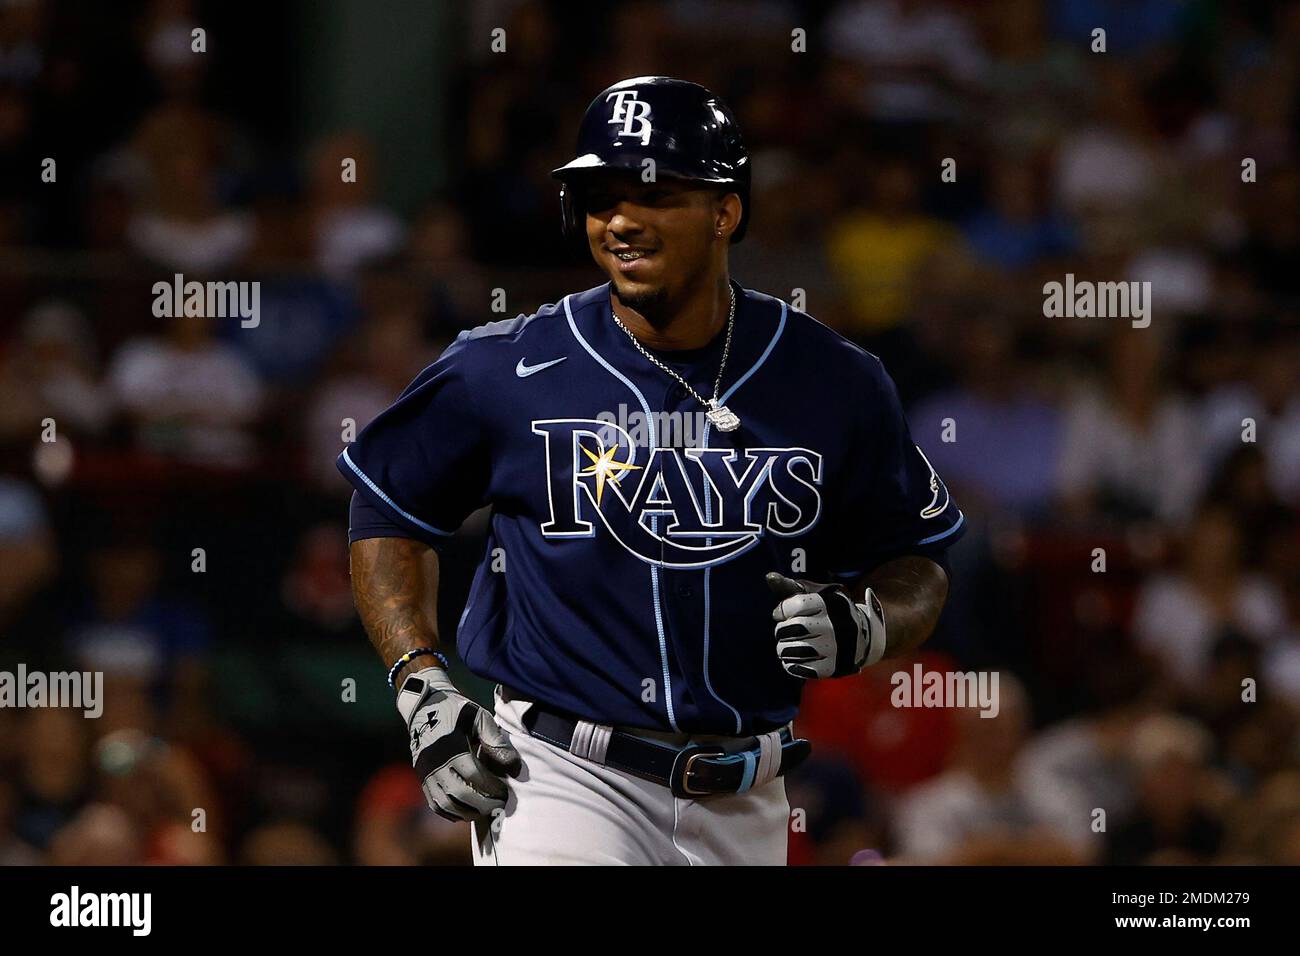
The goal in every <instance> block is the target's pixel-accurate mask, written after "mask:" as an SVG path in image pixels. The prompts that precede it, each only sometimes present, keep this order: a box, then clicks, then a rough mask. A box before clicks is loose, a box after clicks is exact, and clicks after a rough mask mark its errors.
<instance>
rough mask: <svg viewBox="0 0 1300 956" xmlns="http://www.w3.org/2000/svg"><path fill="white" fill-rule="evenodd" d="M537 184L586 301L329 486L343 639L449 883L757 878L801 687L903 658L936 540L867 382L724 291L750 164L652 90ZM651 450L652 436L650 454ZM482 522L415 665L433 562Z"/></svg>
mask: <svg viewBox="0 0 1300 956" xmlns="http://www.w3.org/2000/svg"><path fill="white" fill-rule="evenodd" d="M577 153H578V155H577V157H576V158H575V159H574V160H573V161H572V162H570V163H568V164H567V165H564V166H561V167H560V168H559V169H557V170H555V171H554V176H555V177H556V178H557V179H558V180H559V181H560V183H561V187H560V200H561V207H562V213H563V228H564V231H565V233H566V234H567V235H570V236H573V237H576V238H580V237H585V240H586V245H587V246H588V247H589V249H590V252H591V255H592V258H593V259H594V260H595V262H596V264H597V266H599V267H600V269H601V271H603V272H604V273H605V276H606V277H607V280H608V281H606V282H605V283H603V284H601V285H599V286H596V287H595V288H592V289H588V290H587V291H585V292H577V293H573V294H571V295H567V296H565V297H564V298H563V299H561V300H560V301H559V302H558V303H556V304H551V305H545V306H543V307H542V308H541V309H539V310H538V311H537V312H536V313H534V314H533V315H528V316H524V315H521V316H519V317H518V318H515V319H511V320H507V321H499V322H491V323H489V324H487V325H484V326H480V327H479V328H476V329H472V330H470V331H467V332H463V333H461V335H460V336H459V337H458V338H457V339H456V341H455V342H454V343H453V344H452V345H451V346H450V347H448V348H447V350H446V351H445V352H444V353H443V354H442V356H441V357H440V358H439V359H438V360H437V361H436V362H434V363H433V364H432V365H431V366H429V367H428V368H426V369H425V370H424V371H423V372H421V373H420V374H419V376H417V377H416V379H415V381H413V382H412V383H411V384H410V386H409V387H408V388H407V389H406V390H405V391H404V392H403V393H402V394H401V396H400V397H399V398H398V399H397V401H396V402H395V403H394V404H393V405H392V406H391V407H390V408H388V409H387V410H386V411H385V412H383V413H382V414H381V415H380V416H379V417H378V418H376V419H375V420H374V421H373V422H372V423H371V424H370V425H369V426H368V427H367V428H366V429H364V430H363V431H362V433H361V434H360V436H359V437H358V438H357V440H356V442H355V443H353V444H352V445H350V446H349V447H348V448H347V449H346V450H345V451H344V452H343V454H342V455H340V456H339V460H338V464H339V468H340V470H341V471H342V472H343V474H344V475H345V476H346V477H347V478H348V479H349V480H350V481H351V482H352V484H353V485H354V487H355V489H356V491H355V494H354V495H353V498H352V507H351V515H350V519H351V520H350V532H349V537H350V540H351V558H352V583H353V591H354V594H355V598H356V602H357V607H358V609H359V612H360V614H361V618H362V620H363V622H364V624H365V626H366V629H367V631H368V632H369V634H370V636H371V638H372V641H373V643H374V645H375V647H376V648H377V649H378V651H379V653H380V654H381V655H382V657H383V660H384V663H385V664H386V665H387V666H388V668H389V682H390V684H391V685H392V686H394V688H395V689H396V691H397V709H398V711H399V713H400V714H401V717H402V720H403V721H404V722H405V723H406V727H407V730H408V732H409V735H410V744H411V754H412V758H413V762H414V766H415V770H416V772H417V774H418V776H419V778H420V780H421V781H422V784H423V788H424V792H425V794H426V796H427V798H428V800H429V804H430V806H431V807H432V808H433V809H434V810H435V811H437V812H438V813H439V814H441V815H443V816H446V817H449V818H452V819H456V820H471V821H473V822H474V826H473V848H474V856H475V860H476V862H478V863H492V864H541V863H632V864H680V865H700V864H735V863H746V864H784V863H785V860H786V842H787V827H788V820H789V816H790V807H789V805H788V803H787V801H786V796H785V786H784V782H783V781H782V779H781V777H782V776H783V775H784V774H786V773H788V772H789V771H790V770H792V769H794V768H795V767H796V766H797V765H798V764H799V763H800V762H801V761H802V760H803V759H804V758H805V757H806V756H807V755H808V753H809V743H808V742H807V741H805V740H801V739H798V738H796V737H794V736H793V735H792V732H791V727H792V721H793V719H794V717H795V714H796V712H797V710H798V707H799V696H800V693H801V691H802V689H803V687H804V685H805V683H806V682H808V681H813V680H826V679H831V678H836V677H845V676H849V675H852V674H856V673H857V672H858V671H860V670H861V669H862V668H863V667H867V666H870V665H873V664H876V663H878V662H879V661H881V660H882V659H884V658H887V657H893V656H896V655H899V654H904V653H907V652H908V651H910V650H912V649H913V648H915V647H916V646H917V645H919V644H920V643H921V642H922V641H924V640H925V639H926V637H928V635H929V634H930V632H931V630H932V629H933V627H934V624H935V621H936V619H937V618H938V616H939V612H940V610H941V608H942V606H943V602H944V599H945V597H946V595H947V588H948V577H947V572H946V565H945V562H944V557H943V554H944V550H945V549H946V548H947V547H948V546H949V545H951V544H952V543H953V542H954V541H956V540H957V538H958V537H959V536H960V534H961V533H962V530H963V518H962V515H961V512H960V511H959V510H958V509H957V507H956V505H955V504H954V503H953V502H952V501H951V500H950V498H949V496H948V491H947V489H946V487H945V486H944V484H943V482H942V481H941V480H940V478H939V476H938V475H936V474H935V472H934V469H933V468H931V467H930V465H929V463H928V461H927V460H926V458H925V455H924V454H922V453H921V451H920V449H919V448H918V447H917V446H916V445H915V444H913V442H912V439H911V436H910V435H909V433H908V428H907V424H906V422H905V421H904V418H903V413H902V410H901V408H900V405H899V400H898V395H897V393H896V391H895V388H894V385H893V383H892V382H891V380H890V378H889V376H888V375H887V374H886V373H885V371H884V369H883V368H882V367H881V364H880V362H879V360H878V359H876V358H875V357H874V356H873V355H871V354H869V353H867V352H865V351H863V350H862V349H860V348H858V347H857V346H855V345H852V344H851V343H849V342H847V341H846V340H845V339H843V338H841V337H840V336H839V335H837V334H836V333H835V332H832V331H831V330H830V329H828V328H827V327H826V326H824V325H821V324H820V323H818V322H817V321H816V320H814V319H813V318H811V317H810V316H808V315H806V314H804V313H802V312H799V311H797V310H795V309H793V308H791V307H790V306H789V305H787V304H786V303H785V302H783V301H781V300H780V299H776V298H773V297H771V296H768V295H764V294H762V293H759V292H755V291H752V290H750V289H745V288H742V287H741V286H740V285H739V284H738V283H736V282H734V281H732V280H731V278H730V275H729V272H728V267H727V260H728V249H729V247H730V244H731V243H733V242H738V241H739V240H740V239H741V237H742V236H743V235H744V233H745V229H746V226H747V225H748V223H749V217H750V208H749V207H750V200H749V193H750V168H749V156H748V154H747V152H746V150H745V146H744V144H743V142H742V140H741V136H740V131H739V129H738V128H737V125H736V121H735V119H734V118H733V116H732V113H731V112H730V110H729V109H728V108H727V106H726V105H725V104H724V103H723V102H722V101H721V100H720V99H719V98H718V97H717V96H715V95H713V94H712V93H710V92H709V91H708V90H706V89H704V88H702V87H700V86H697V85H695V84H693V83H687V82H684V81H682V80H677V79H671V78H668V77H658V76H652V77H637V78H635V79H629V80H624V81H623V82H621V83H617V84H615V85H614V86H611V87H610V88H609V89H607V90H605V91H604V92H603V93H601V94H600V95H599V96H597V97H596V99H595V100H594V101H593V102H592V104H591V106H590V107H589V108H588V110H587V113H586V115H585V116H584V117H583V120H582V126H581V130H580V133H579V137H578V150H577ZM665 424H667V425H670V426H672V427H661V426H662V425H665ZM489 505H490V506H491V508H492V517H491V525H490V530H489V532H488V540H487V546H486V550H485V554H484V558H483V561H482V563H481V565H480V566H479V568H478V571H477V574H476V576H475V578H474V582H473V585H472V589H471V593H470V596H469V600H468V602H467V604H466V607H465V612H464V615H463V616H462V618H461V620H460V625H459V628H458V630H457V634H456V647H457V650H458V652H459V655H460V657H461V659H462V660H463V662H464V664H465V666H467V667H468V668H469V670H470V671H472V672H473V673H475V674H477V675H479V676H481V677H484V678H487V679H489V680H491V681H493V682H495V684H496V692H495V699H494V707H493V711H492V712H491V713H489V712H488V711H487V710H485V709H483V708H480V707H479V706H478V705H477V704H475V703H474V702H472V701H471V700H469V699H468V698H466V697H465V696H464V695H463V694H461V692H460V691H458V690H457V689H456V686H455V685H454V684H453V683H452V681H451V680H450V679H449V678H448V674H447V670H446V663H447V661H446V658H445V657H444V656H443V655H442V654H441V652H440V651H439V650H438V648H439V645H440V637H439V635H438V633H437V628H436V624H435V622H436V614H435V600H436V592H437V584H438V551H439V549H440V548H441V547H442V546H443V543H444V542H445V541H446V540H447V538H448V536H449V535H451V534H452V533H453V532H455V531H456V529H457V528H458V527H459V525H460V524H461V522H462V521H463V520H464V519H465V517H466V516H467V515H469V514H470V513H471V512H473V511H475V510H476V509H478V508H482V507H484V506H489Z"/></svg>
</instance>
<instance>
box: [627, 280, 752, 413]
mask: <svg viewBox="0 0 1300 956" xmlns="http://www.w3.org/2000/svg"><path fill="white" fill-rule="evenodd" d="M728 291H729V292H730V293H731V308H730V310H729V311H728V312H727V338H726V340H725V341H724V342H723V345H722V363H721V364H720V365H719V366H718V377H717V378H716V379H715V380H714V382H713V397H712V398H709V399H706V398H705V397H704V396H703V395H701V394H700V393H699V392H697V391H696V390H695V389H693V388H691V383H690V382H688V381H686V379H684V378H682V377H681V376H680V375H678V374H677V373H676V372H674V371H673V370H672V369H670V368H669V367H668V366H667V365H665V364H664V363H663V362H661V361H659V360H658V359H657V358H655V357H654V356H653V355H651V354H650V352H649V350H647V349H646V347H645V346H644V345H642V344H641V343H640V342H639V341H637V337H636V336H635V335H633V334H632V330H631V329H629V328H628V327H627V326H626V325H624V324H623V320H622V319H620V318H619V317H618V313H617V312H615V311H614V304H613V303H612V302H611V303H610V306H609V314H610V315H612V316H614V321H615V322H617V323H618V327H619V328H620V329H622V330H623V331H624V332H626V333H627V337H628V338H629V339H631V340H632V344H633V345H635V346H636V350H637V351H638V352H640V353H641V354H642V355H644V356H645V357H646V358H648V359H649V360H650V361H651V362H652V363H653V364H654V365H657V366H658V367H659V368H660V369H662V370H663V371H665V372H667V373H668V374H669V375H671V376H672V377H673V378H675V379H677V381H678V382H679V383H681V386H682V388H684V389H686V391H688V392H690V393H691V395H692V396H694V398H695V400H696V401H697V402H699V403H700V404H701V405H703V406H704V407H705V408H706V409H708V411H706V412H705V413H704V415H705V417H706V418H707V419H708V420H709V421H711V422H712V423H713V425H714V427H716V428H717V429H718V431H720V432H734V431H735V430H736V429H737V428H739V427H740V418H739V416H737V415H736V413H735V412H733V411H732V410H731V409H729V408H728V407H727V406H726V405H720V404H719V403H718V389H720V388H721V387H722V373H723V372H724V371H726V368H727V358H728V357H729V356H730V355H731V330H732V328H733V327H734V326H735V324H736V290H735V288H733V287H730V286H729V287H728Z"/></svg>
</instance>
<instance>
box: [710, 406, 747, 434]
mask: <svg viewBox="0 0 1300 956" xmlns="http://www.w3.org/2000/svg"><path fill="white" fill-rule="evenodd" d="M704 417H705V418H707V419H708V420H709V421H711V422H713V424H714V427H716V428H717V429H718V431H720V432H734V431H735V430H736V429H737V428H739V427H740V419H739V418H738V417H737V415H736V413H735V412H733V411H732V410H731V409H729V408H728V407H727V406H726V405H719V404H718V400H717V399H716V398H711V399H709V410H708V411H707V412H705V413H704Z"/></svg>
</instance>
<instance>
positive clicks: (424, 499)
mask: <svg viewBox="0 0 1300 956" xmlns="http://www.w3.org/2000/svg"><path fill="white" fill-rule="evenodd" d="M465 353H466V336H465V335H464V334H462V335H461V336H460V337H459V338H457V339H456V341H455V342H454V343H452V345H450V346H449V347H448V348H447V349H446V350H445V351H444V352H443V353H442V355H441V356H440V357H439V358H438V360H437V361H436V362H434V363H433V364H432V365H430V366H429V367H428V368H426V369H425V370H424V371H423V372H421V373H420V374H419V375H418V376H416V378H415V380H414V381H413V382H411V384H410V385H408V386H407V387H406V389H405V391H403V392H402V394H401V395H400V396H398V398H397V401H395V402H394V403H393V404H392V405H390V406H389V407H388V408H387V409H385V410H384V411H383V412H381V413H380V414H379V415H378V416H377V417H376V418H375V420H374V421H372V422H371V423H370V424H369V425H367V426H366V427H365V428H364V429H362V431H361V434H360V435H358V436H357V439H356V441H355V442H353V443H352V444H351V445H349V446H348V447H347V448H345V449H344V450H343V453H342V454H341V455H339V457H338V460H337V465H338V469H339V471H340V472H342V473H343V476H344V477H345V478H347V479H348V481H350V482H351V483H352V487H353V488H355V489H356V491H357V493H358V494H360V495H361V496H362V497H363V498H365V500H366V502H367V504H369V505H370V506H372V507H373V508H374V509H376V510H377V511H379V512H380V513H381V514H382V515H383V516H384V517H386V518H387V519H388V520H389V521H390V522H392V523H393V524H395V525H396V526H398V527H400V528H402V529H404V530H405V531H406V532H408V534H409V536H410V537H412V538H416V539H419V540H421V541H425V542H426V543H428V544H431V545H433V546H435V547H437V546H439V545H440V544H441V543H443V541H444V540H445V539H446V538H448V537H450V536H451V535H452V534H453V533H454V532H455V531H456V529H457V528H459V527H460V525H461V523H462V522H463V521H464V520H465V518H467V517H468V516H469V515H470V513H471V512H473V511H475V510H476V509H478V508H480V507H482V506H483V505H484V504H486V500H485V498H486V495H487V487H488V480H489V477H490V461H491V456H490V452H489V449H488V443H487V438H486V435H485V434H484V430H483V428H482V425H481V422H480V420H479V418H478V415H477V414H476V412H475V407H474V401H473V397H472V395H471V392H470V387H469V383H468V382H467V380H466V371H467V370H466V359H467V356H466V354H465Z"/></svg>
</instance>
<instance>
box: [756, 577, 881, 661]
mask: <svg viewBox="0 0 1300 956" xmlns="http://www.w3.org/2000/svg"><path fill="white" fill-rule="evenodd" d="M767 586H768V587H769V588H771V589H772V593H773V594H775V595H776V596H777V597H779V598H781V599H782V600H781V603H780V604H778V605H777V606H776V610H775V611H773V612H772V619H773V620H774V621H776V622H777V624H776V656H777V657H778V658H780V660H781V666H782V667H784V668H785V670H786V673H788V674H790V675H791V676H793V677H802V678H806V679H807V678H815V677H845V676H847V675H849V674H856V673H857V672H858V671H860V670H862V668H864V667H866V666H867V665H868V664H874V663H876V661H878V660H880V658H881V657H883V656H884V654H885V610H884V608H882V607H881V606H880V601H879V599H877V597H876V595H875V593H874V592H873V591H872V590H871V589H870V588H867V593H866V602H865V603H863V604H855V603H854V601H853V599H852V598H851V597H849V593H848V592H847V591H846V590H844V588H843V587H842V586H840V585H838V584H815V583H813V582H812V581H796V580H794V579H793V578H787V577H786V576H785V575H783V574H778V573H776V572H775V571H772V572H770V573H769V574H768V575H767Z"/></svg>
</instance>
